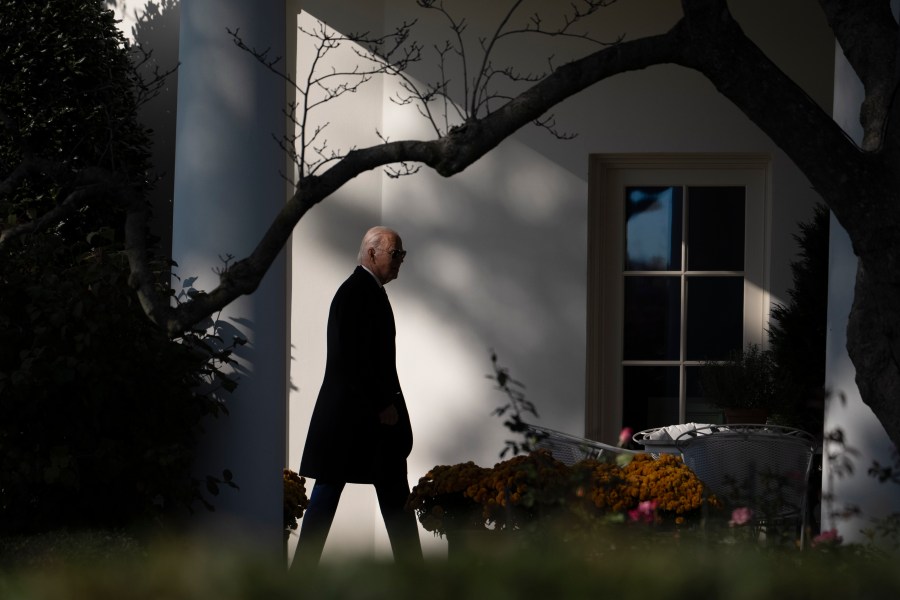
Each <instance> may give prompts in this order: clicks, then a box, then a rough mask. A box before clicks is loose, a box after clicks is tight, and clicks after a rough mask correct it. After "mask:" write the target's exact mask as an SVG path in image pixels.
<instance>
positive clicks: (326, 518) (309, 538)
mask: <svg viewBox="0 0 900 600" xmlns="http://www.w3.org/2000/svg"><path fill="white" fill-rule="evenodd" d="M344 485H345V484H344V482H329V481H321V480H316V484H315V486H313V490H312V493H311V494H310V496H309V505H308V506H307V507H306V512H305V513H304V514H303V520H302V523H301V526H300V541H299V542H298V545H297V552H296V554H295V555H294V561H293V563H292V564H291V569H292V570H295V569H303V568H308V567H312V566H315V565H317V564H318V563H319V559H320V558H321V556H322V549H323V548H324V547H325V540H326V538H327V537H328V531H329V530H330V529H331V523H332V522H333V521H334V514H335V512H336V511H337V507H338V502H339V501H340V499H341V493H342V492H343V491H344ZM374 485H375V494H376V496H377V497H378V506H379V507H380V508H381V516H382V517H383V518H384V525H385V528H386V529H387V534H388V538H389V539H390V541H391V551H392V552H393V554H394V560H395V561H397V562H400V561H404V562H418V561H421V560H422V546H421V542H420V541H419V526H418V523H417V521H416V517H415V515H414V514H413V513H411V512H408V511H406V510H405V509H404V507H405V505H406V500H407V498H408V497H409V483H407V481H406V476H405V475H404V476H402V477H392V478H386V479H384V480H382V481H377V482H375V484H374Z"/></svg>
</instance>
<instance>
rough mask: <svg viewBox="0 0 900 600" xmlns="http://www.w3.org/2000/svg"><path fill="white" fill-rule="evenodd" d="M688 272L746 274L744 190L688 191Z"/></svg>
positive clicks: (702, 188)
mask: <svg viewBox="0 0 900 600" xmlns="http://www.w3.org/2000/svg"><path fill="white" fill-rule="evenodd" d="M687 240H688V243H687V256H688V260H687V262H688V270H689V271H743V270H744V188H743V187H691V188H688V227H687Z"/></svg>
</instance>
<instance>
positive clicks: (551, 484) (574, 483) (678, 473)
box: [407, 451, 716, 535]
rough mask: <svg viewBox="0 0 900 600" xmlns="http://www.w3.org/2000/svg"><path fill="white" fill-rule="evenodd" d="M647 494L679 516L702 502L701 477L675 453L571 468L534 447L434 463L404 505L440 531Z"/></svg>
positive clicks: (504, 524)
mask: <svg viewBox="0 0 900 600" xmlns="http://www.w3.org/2000/svg"><path fill="white" fill-rule="evenodd" d="M648 501H652V502H654V503H655V504H654V506H655V507H656V510H657V511H659V513H662V514H666V515H671V517H672V518H674V520H675V522H676V523H683V522H684V517H685V515H688V514H690V513H691V512H692V511H696V510H697V509H699V508H700V507H701V506H703V503H704V501H705V497H704V490H703V484H702V483H701V482H700V480H699V479H698V478H697V476H696V475H695V474H694V473H693V472H692V471H691V470H690V469H689V468H688V467H687V465H685V464H684V463H683V462H682V461H681V459H680V458H678V457H676V456H673V455H667V454H664V455H662V456H660V457H659V458H658V459H654V458H653V457H652V456H651V455H649V454H638V455H636V456H634V457H633V459H632V460H631V461H630V462H628V463H627V464H625V465H624V466H619V465H617V464H615V463H611V462H602V461H599V460H585V461H582V462H580V463H578V464H576V465H574V466H572V467H568V466H566V465H564V464H563V463H561V462H559V461H557V460H556V459H554V458H553V457H552V456H551V455H550V454H549V453H547V452H546V451H536V452H532V453H530V454H523V455H519V456H515V457H513V458H511V459H509V460H506V461H503V462H500V463H497V464H496V465H494V467H493V468H490V469H486V468H483V467H479V466H478V465H476V464H475V463H473V462H467V463H463V464H457V465H451V466H436V467H434V468H433V469H432V470H431V471H429V472H428V473H427V474H426V475H425V476H424V477H422V478H421V479H420V480H419V483H418V485H416V486H415V487H414V488H413V490H412V494H411V495H410V498H409V501H408V503H407V508H408V509H409V510H412V511H415V512H416V514H417V516H418V517H419V521H420V522H421V523H422V526H423V527H425V529H426V530H428V531H433V532H435V533H436V534H440V535H443V534H444V533H446V530H447V528H448V526H454V525H455V526H478V527H486V526H488V525H489V524H493V525H494V526H495V528H515V527H518V526H519V525H521V524H522V523H523V522H524V521H527V520H533V519H535V518H540V516H542V515H543V514H549V513H550V512H553V511H555V510H557V509H563V510H583V509H584V507H585V506H587V507H593V508H591V509H590V510H591V511H593V510H596V511H597V512H599V513H600V514H601V515H602V514H609V513H624V512H626V511H629V510H632V509H634V508H636V507H637V506H638V505H639V504H640V503H641V502H648ZM711 501H712V503H713V504H714V505H716V503H715V499H711ZM586 503H587V504H586ZM579 507H580V508H579Z"/></svg>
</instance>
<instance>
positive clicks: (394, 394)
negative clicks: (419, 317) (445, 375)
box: [299, 267, 413, 483]
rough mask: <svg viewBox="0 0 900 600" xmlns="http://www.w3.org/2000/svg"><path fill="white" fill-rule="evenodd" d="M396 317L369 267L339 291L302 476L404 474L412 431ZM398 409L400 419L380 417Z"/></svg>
mask: <svg viewBox="0 0 900 600" xmlns="http://www.w3.org/2000/svg"><path fill="white" fill-rule="evenodd" d="M394 338H395V328H394V313H393V311H392V310H391V304H390V302H389V301H388V297H387V294H386V293H385V291H384V288H383V287H382V286H380V285H379V284H378V282H377V281H376V280H375V278H374V277H373V276H372V275H371V274H370V273H369V272H367V271H366V270H365V269H363V268H362V267H356V270H355V271H354V272H353V274H352V275H350V277H349V278H348V279H347V280H346V281H345V282H344V283H343V284H341V287H340V288H338V291H337V293H336V294H335V296H334V299H333V300H332V301H331V309H330V311H329V313H328V354H327V358H326V362H325V378H324V380H323V382H322V387H321V389H320V390H319V396H318V398H317V400H316V406H315V409H314V410H313V415H312V419H311V420H310V423H309V433H308V434H307V436H306V446H305V447H304V449H303V458H302V460H301V462H300V471H299V473H300V475H303V476H304V477H310V478H313V479H319V480H322V481H328V482H341V481H342V482H346V483H374V482H375V480H376V478H381V477H385V476H388V477H389V476H391V475H394V476H396V475H398V474H405V473H406V457H407V456H409V453H410V451H411V450H412V443H413V439H412V428H411V427H410V422H409V413H408V411H407V408H406V402H405V401H404V399H403V392H402V391H401V389H400V380H399V378H398V377H397V365H396V345H395V339H394ZM391 404H393V405H394V406H396V407H397V412H398V413H399V416H400V418H399V421H398V422H397V424H396V425H382V424H381V422H380V421H379V418H378V415H379V413H380V412H381V411H383V410H384V409H385V408H387V407H388V406H390V405H391Z"/></svg>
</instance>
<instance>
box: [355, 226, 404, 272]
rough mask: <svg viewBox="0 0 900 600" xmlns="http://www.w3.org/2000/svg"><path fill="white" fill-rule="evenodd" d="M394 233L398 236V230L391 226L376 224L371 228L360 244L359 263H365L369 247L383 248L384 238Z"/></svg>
mask: <svg viewBox="0 0 900 600" xmlns="http://www.w3.org/2000/svg"><path fill="white" fill-rule="evenodd" d="M392 235H393V236H396V235H397V232H396V231H394V230H393V229H391V228H389V227H383V226H381V225H376V226H375V227H372V228H371V229H369V230H368V231H367V232H366V235H364V236H363V239H362V243H361V244H360V245H359V254H358V255H357V257H356V258H357V260H359V264H363V263H364V262H365V261H366V254H367V253H368V252H369V248H375V249H376V250H381V249H382V246H383V245H384V239H385V238H386V237H388V236H392ZM398 237H399V236H398Z"/></svg>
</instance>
